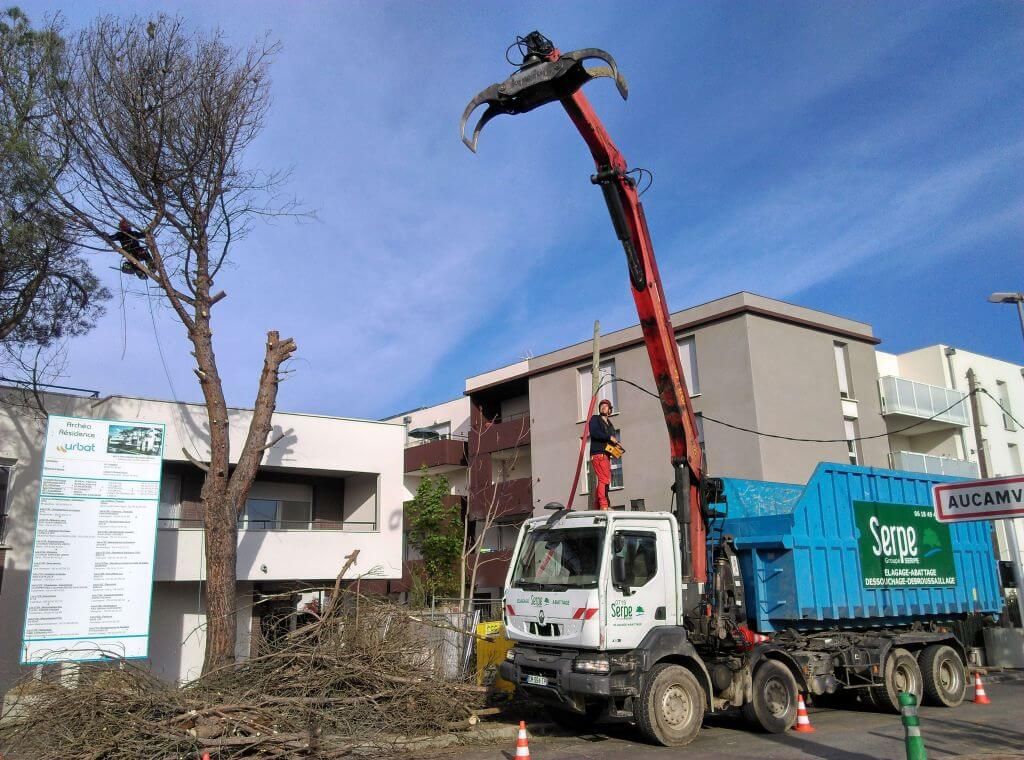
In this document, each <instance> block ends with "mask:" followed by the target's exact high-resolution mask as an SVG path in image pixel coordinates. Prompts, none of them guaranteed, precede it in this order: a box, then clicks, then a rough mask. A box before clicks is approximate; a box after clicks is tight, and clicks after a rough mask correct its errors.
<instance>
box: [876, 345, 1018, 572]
mask: <svg viewBox="0 0 1024 760" xmlns="http://www.w3.org/2000/svg"><path fill="white" fill-rule="evenodd" d="M877 357H878V372H879V394H880V398H881V403H882V413H883V415H884V416H885V420H886V425H887V427H888V428H889V431H890V432H889V443H890V448H891V454H890V457H891V465H892V467H894V468H896V469H905V470H915V471H923V472H937V473H942V474H946V475H958V476H961V477H968V478H976V477H979V476H985V477H999V476H1004V475H1020V474H1024V458H1022V457H1024V455H1022V453H1021V452H1022V451H1024V429H1022V428H1021V426H1020V425H1019V424H1018V421H1021V420H1024V377H1022V373H1024V367H1021V366H1020V365H1017V364H1013V363H1011V362H1006V361H1002V360H1000V359H994V358H992V357H989V356H982V355H980V354H975V353H971V352H970V351H964V350H963V349H959V348H954V347H952V346H946V345H942V344H939V345H934V346H928V347H927V348H921V349H918V350H916V351H908V352H906V353H903V354H887V353H883V352H878V354H877ZM969 370H973V372H974V376H975V382H976V383H977V384H978V386H980V387H981V388H983V389H985V390H986V391H988V393H987V394H986V393H979V394H978V395H977V403H976V404H975V405H972V404H971V403H970V401H969V400H968V399H967V391H968V389H969V385H968V379H967V373H968V371H969ZM958 401H959V402H962V403H957V402H958ZM951 404H952V405H953V406H952V408H949V409H948V411H943V410H945V409H947V407H950V405H951ZM975 407H976V408H977V410H978V420H977V422H978V424H977V426H975V424H974V411H973V410H974V408H975ZM1004 410H1005V411H1004ZM939 412H942V413H941V414H939V415H938V417H935V419H933V420H930V421H928V422H925V423H924V424H918V425H916V426H915V427H911V428H910V429H906V428H907V426H908V425H913V424H914V423H915V422H920V421H921V419H922V418H927V417H930V416H933V415H935V414H936V413H939ZM976 428H977V429H978V430H980V431H981V435H980V439H979V436H978V435H977V434H976V433H975V430H976ZM982 459H984V460H985V463H986V468H985V470H984V471H982V469H981V468H980V466H979V465H980V462H981V460H982ZM994 525H995V530H996V537H997V540H998V544H999V553H1000V558H1001V559H1004V560H1009V559H1010V554H1009V551H1008V549H1007V540H1006V538H1007V536H1006V532H1007V531H1008V530H1011V529H1012V530H1014V531H1015V532H1016V535H1017V545H1018V547H1024V520H1021V519H1016V520H1012V521H1011V520H998V521H995V523H994Z"/></svg>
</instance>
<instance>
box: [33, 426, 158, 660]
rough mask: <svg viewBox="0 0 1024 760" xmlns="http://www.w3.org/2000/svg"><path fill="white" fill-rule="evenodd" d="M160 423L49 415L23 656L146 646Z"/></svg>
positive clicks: (87, 654) (139, 654)
mask: <svg viewBox="0 0 1024 760" xmlns="http://www.w3.org/2000/svg"><path fill="white" fill-rule="evenodd" d="M164 433H165V430H164V425H163V424H162V423H151V422H122V421H113V420H94V419H85V418H79V417H60V416H56V415H51V416H50V417H49V419H48V421H47V428H46V443H45V447H46V448H45V450H44V454H43V470H42V474H41V477H40V485H39V504H38V511H37V518H36V535H35V543H34V545H33V549H32V564H31V569H30V574H29V590H28V604H27V608H26V611H25V628H24V633H23V634H22V647H21V663H22V664H24V665H30V664H39V663H46V662H66V661H79V662H82V661H89V660H102V659H107V658H108V657H125V658H144V657H146V656H147V655H148V652H149V613H150V604H151V602H152V595H153V560H154V553H155V550H156V524H157V515H158V510H159V506H160V474H161V462H162V458H163V446H164Z"/></svg>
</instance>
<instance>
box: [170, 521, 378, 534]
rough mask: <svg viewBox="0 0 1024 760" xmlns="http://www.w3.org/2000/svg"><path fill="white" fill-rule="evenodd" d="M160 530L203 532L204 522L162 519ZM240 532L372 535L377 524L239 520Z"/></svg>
mask: <svg viewBox="0 0 1024 760" xmlns="http://www.w3.org/2000/svg"><path fill="white" fill-rule="evenodd" d="M157 525H158V527H159V528H160V530H202V529H203V521H202V520H199V519H195V518H191V519H190V518H177V517H161V518H159V519H158V520H157ZM238 529H239V530H257V531H259V530H291V531H295V530H342V531H347V532H349V533H372V532H374V531H376V530H377V523H376V522H372V521H358V520H320V519H316V520H239V521H238Z"/></svg>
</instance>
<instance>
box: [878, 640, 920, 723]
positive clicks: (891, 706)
mask: <svg viewBox="0 0 1024 760" xmlns="http://www.w3.org/2000/svg"><path fill="white" fill-rule="evenodd" d="M884 672H885V680H884V683H883V684H882V685H881V686H872V687H871V698H872V699H873V700H874V703H875V706H877V707H878V709H880V710H882V711H884V712H891V713H899V712H900V692H901V691H905V692H909V693H910V694H913V695H914V696H915V697H916V698H917V703H918V704H921V697H922V696H923V695H924V679H923V678H922V677H921V668H920V667H918V665H917V660H916V659H914V655H912V654H911V653H910V652H908V651H907V650H906V649H893V650H892V651H891V652H889V657H888V658H886V661H885V671H884Z"/></svg>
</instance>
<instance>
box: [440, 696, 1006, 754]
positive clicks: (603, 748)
mask: <svg viewBox="0 0 1024 760" xmlns="http://www.w3.org/2000/svg"><path fill="white" fill-rule="evenodd" d="M985 691H986V692H987V693H988V696H989V697H990V698H991V700H992V704H990V705H975V704H974V703H972V702H965V703H964V704H963V705H961V706H960V707H958V708H956V709H954V710H949V709H944V708H937V707H924V708H922V709H921V713H920V715H921V735H922V736H923V737H924V741H925V747H926V749H927V751H928V757H929V760H941V759H942V758H950V757H971V758H985V760H995V759H996V758H999V757H1020V758H1024V681H1011V682H1007V683H995V684H987V685H986V687H985ZM810 717H811V724H812V725H813V726H814V728H815V733H813V734H798V733H795V732H793V731H789V732H787V733H786V734H784V735H772V734H760V733H754V732H751V731H749V730H747V729H745V728H744V727H742V723H740V722H739V719H738V718H737V719H735V721H734V720H728V721H727V720H724V716H723V717H715V718H709V719H707V720H705V723H704V728H703V730H702V731H701V733H700V736H698V737H697V739H696V740H695V741H694V742H693V743H692V744H690V745H689V746H688V747H686V748H684V749H670V748H666V747H652V746H651V745H649V744H645V743H643V741H642V740H641V739H640V738H639V736H638V734H637V733H636V731H635V729H633V728H632V727H631V726H628V725H622V726H611V725H609V726H606V727H603V730H602V732H601V733H597V734H593V735H584V736H578V737H557V738H556V737H547V738H540V737H538V738H535V739H533V740H531V742H530V752H531V757H532V758H533V760H621V759H622V758H628V760H648V758H651V759H654V758H658V759H665V758H683V757H685V758H686V760H699V759H703V758H719V757H740V758H758V759H759V760H768V759H769V758H773V759H774V758H778V759H779V760H783V759H785V760H797V759H799V760H808V759H810V758H829V759H830V760H833V759H834V760H876V759H879V758H881V759H891V760H904V759H905V758H906V752H905V748H904V743H903V726H902V724H901V722H900V717H899V716H898V715H888V714H882V713H878V712H873V711H870V712H869V711H866V710H865V711H861V710H858V709H845V710H839V709H830V708H824V707H819V708H811V709H810ZM446 756H447V757H450V758H458V760H502V759H503V758H507V759H509V760H511V758H513V757H514V756H515V743H514V742H513V743H512V746H509V747H494V746H491V747H487V748H482V747H474V748H467V749H461V750H457V751H453V752H450V753H446Z"/></svg>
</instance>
